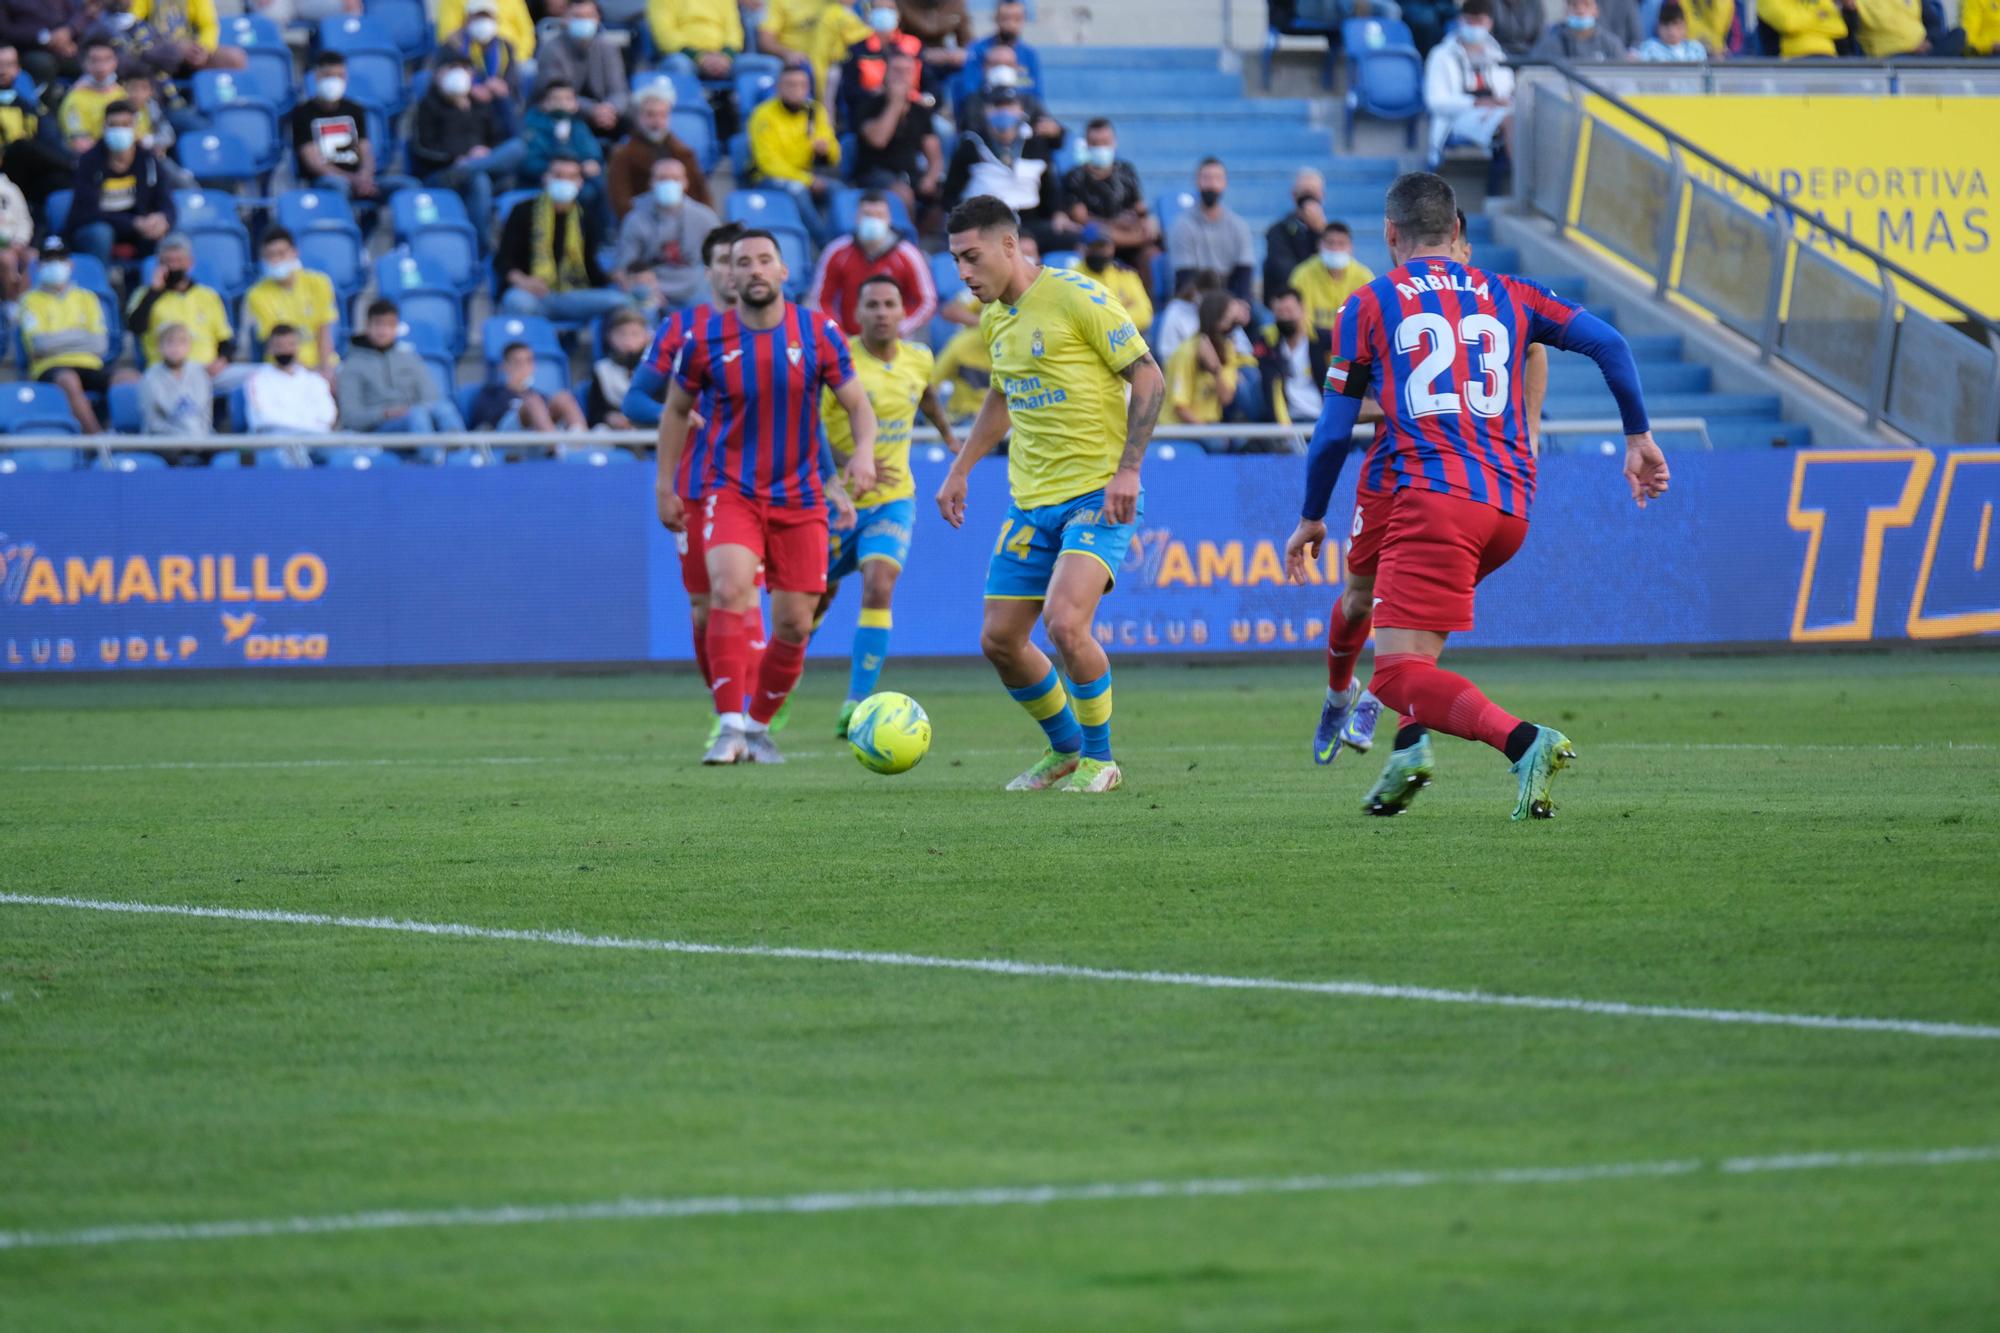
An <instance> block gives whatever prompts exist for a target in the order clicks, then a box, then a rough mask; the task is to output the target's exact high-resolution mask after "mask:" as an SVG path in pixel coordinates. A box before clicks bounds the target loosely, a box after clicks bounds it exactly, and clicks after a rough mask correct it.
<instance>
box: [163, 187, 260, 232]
mask: <svg viewBox="0 0 2000 1333" xmlns="http://www.w3.org/2000/svg"><path fill="white" fill-rule="evenodd" d="M239 202H241V201H239V200H238V199H237V197H236V196H235V195H233V194H230V193H229V192H228V191H227V190H175V191H174V229H175V230H177V231H185V232H197V231H205V230H207V229H209V228H211V227H219V228H222V229H223V230H226V231H244V232H245V233H246V234H247V230H246V228H245V227H244V225H243V218H242V215H241V214H239V213H238V212H237V207H238V204H239Z"/></svg>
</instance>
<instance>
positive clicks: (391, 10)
mask: <svg viewBox="0 0 2000 1333" xmlns="http://www.w3.org/2000/svg"><path fill="white" fill-rule="evenodd" d="M368 17H369V18H371V19H374V20H375V21H376V22H377V23H380V24H381V25H382V30H383V31H384V32H386V33H388V34H389V35H390V36H391V37H392V38H394V39H395V42H396V48H397V49H398V50H399V51H401V52H402V53H403V59H405V60H422V59H423V58H424V57H426V56H428V55H429V54H430V53H431V51H432V49H433V48H434V47H435V46H436V44H437V43H436V40H435V38H434V35H433V33H432V30H431V21H430V16H429V14H427V13H426V12H425V8H424V3H423V0H370V3H369V5H368ZM421 95H422V94H421V93H420V92H417V91H415V90H412V93H411V99H410V100H412V101H415V100H416V99H417V98H418V97H419V96H421Z"/></svg>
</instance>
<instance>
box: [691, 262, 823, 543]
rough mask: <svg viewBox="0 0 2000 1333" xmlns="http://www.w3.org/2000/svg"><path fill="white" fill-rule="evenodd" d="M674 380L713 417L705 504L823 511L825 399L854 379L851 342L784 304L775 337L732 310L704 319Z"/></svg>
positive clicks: (819, 318) (701, 480)
mask: <svg viewBox="0 0 2000 1333" xmlns="http://www.w3.org/2000/svg"><path fill="white" fill-rule="evenodd" d="M675 373H676V375H677V377H678V379H679V381H680V385H681V387H682V388H683V389H686V390H687V391H688V393H689V394H690V395H692V396H693V397H694V398H695V399H697V400H698V401H700V402H701V403H702V407H703V411H704V413H706V414H707V415H708V431H707V436H708V441H707V443H708V449H707V456H706V457H705V458H704V459H703V460H702V463H701V470H700V471H699V473H697V474H696V476H695V478H694V485H696V486H697V487H699V488H700V489H701V491H702V492H703V493H704V494H706V493H707V492H708V491H710V490H712V489H715V488H717V487H731V488H734V489H735V490H736V491H737V492H739V493H740V494H742V495H744V496H746V497H748V498H749V499H752V500H764V501H767V502H769V503H771V504H774V505H778V506H781V507H784V508H794V509H817V508H819V507H820V506H821V505H823V504H824V503H825V493H824V492H823V491H822V490H821V488H820V478H819V457H820V444H821V442H822V441H823V439H824V438H825V437H824V436H823V435H822V434H821V433H820V421H819V392H820V389H821V387H822V386H823V387H825V388H829V389H838V388H840V387H841V386H842V385H844V384H846V383H847V382H848V381H849V380H851V379H853V378H854V362H853V361H852V359H851V358H849V356H848V354H847V339H846V338H845V337H843V336H842V335H841V332H840V329H839V328H838V327H837V326H836V325H835V324H834V322H833V321H832V320H830V319H828V318H827V317H826V316H824V315H822V314H820V313H819V312H818V311H814V310H806V309H803V308H802V307H800V306H796V305H793V304H792V303H790V302H789V301H788V302H786V303H785V308H784V313H783V315H782V316H781V317H780V318H779V320H778V323H777V325H776V327H774V328H770V329H764V330H758V329H752V328H747V327H745V326H744V324H743V321H742V320H741V319H740V318H738V317H737V314H736V312H735V311H733V310H731V311H727V312H723V313H717V312H715V311H712V310H703V311H702V312H701V313H700V315H699V316H698V317H697V318H696V319H695V320H694V321H693V325H692V327H691V328H690V329H689V330H688V333H687V336H686V338H685V339H684V341H683V342H682V345H681V350H680V365H679V369H678V370H677V371H676V372H675ZM704 394H707V395H708V396H707V397H704V396H703V395H704Z"/></svg>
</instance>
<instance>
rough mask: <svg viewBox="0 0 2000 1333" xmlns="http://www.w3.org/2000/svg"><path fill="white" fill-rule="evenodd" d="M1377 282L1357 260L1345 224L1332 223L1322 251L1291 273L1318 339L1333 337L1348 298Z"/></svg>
mask: <svg viewBox="0 0 2000 1333" xmlns="http://www.w3.org/2000/svg"><path fill="white" fill-rule="evenodd" d="M1373 281H1375V275H1374V273H1372V272H1370V271H1369V268H1368V266H1367V265H1366V264H1364V263H1362V262H1361V261H1360V260H1358V259H1356V258H1355V257H1354V233H1353V232H1352V231H1351V230H1349V228H1348V226H1347V224H1346V223H1345V222H1329V223H1327V224H1326V226H1325V227H1323V228H1322V229H1321V230H1320V236H1319V248H1318V250H1316V251H1315V252H1314V254H1313V257H1312V258H1311V259H1308V260H1305V261H1303V262H1302V263H1300V265H1299V266H1298V267H1297V268H1295V269H1293V270H1292V272H1291V280H1290V281H1289V282H1286V283H1281V284H1280V286H1285V287H1290V288H1291V289H1292V290H1293V291H1295V292H1297V293H1298V294H1299V298H1300V299H1301V300H1302V301H1304V302H1305V307H1306V318H1307V320H1308V321H1309V323H1310V326H1311V328H1312V332H1313V336H1314V337H1315V338H1320V339H1325V338H1328V337H1330V336H1331V335H1332V333H1333V326H1334V324H1335V323H1336V322H1337V321H1338V320H1339V318H1340V307H1341V306H1343V305H1345V304H1347V298H1348V297H1350V296H1352V295H1354V293H1356V292H1358V291H1360V290H1361V289H1362V288H1363V287H1366V286H1367V285H1368V284H1369V283H1371V282H1373Z"/></svg>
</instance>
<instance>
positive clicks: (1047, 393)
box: [979, 268, 1147, 509]
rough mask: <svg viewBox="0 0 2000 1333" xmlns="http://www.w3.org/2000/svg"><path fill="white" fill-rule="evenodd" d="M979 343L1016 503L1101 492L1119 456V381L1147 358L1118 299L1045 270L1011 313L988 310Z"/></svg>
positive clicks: (1082, 279) (999, 305)
mask: <svg viewBox="0 0 2000 1333" xmlns="http://www.w3.org/2000/svg"><path fill="white" fill-rule="evenodd" d="M979 333H980V336H981V337H982V338H984V339H985V340H986V348H987V352H988V354H989V355H990V356H991V357H992V358H993V387H994V388H995V389H997V390H998V391H999V392H1000V393H1002V394H1004V395H1005V396H1006V403H1007V412H1008V414H1009V415H1010V416H1011V417H1013V419H1014V435H1013V442H1012V443H1011V444H1010V445H1008V447H1007V483H1008V486H1009V488H1010V489H1011V490H1012V491H1013V495H1014V503H1015V504H1017V505H1019V506H1021V508H1023V509H1036V508H1040V507H1041V506H1043V505H1052V504H1061V503H1062V502H1064V501H1066V500H1074V499H1076V498H1077V497H1078V496H1080V495H1088V494H1089V493H1090V492H1092V491H1094V490H1098V489H1100V488H1101V487H1103V485H1104V483H1105V482H1107V481H1109V480H1111V477H1112V475H1113V474H1114V473H1116V472H1117V471H1118V458H1119V455H1121V454H1122V453H1123V452H1124V450H1125V383H1124V380H1123V379H1122V378H1121V376H1122V374H1123V372H1124V370H1125V368H1126V367H1127V366H1130V365H1131V364H1132V363H1133V362H1135V361H1137V360H1139V359H1140V358H1141V357H1143V356H1145V355H1146V351H1147V349H1146V340H1145V339H1144V338H1143V337H1141V336H1140V334H1139V330H1138V328H1137V327H1136V326H1135V325H1134V324H1133V323H1132V317H1131V316H1130V315H1129V314H1127V313H1126V312H1125V307H1124V306H1122V305H1120V304H1118V298H1116V297H1115V296H1113V295H1112V294H1111V293H1110V292H1108V291H1106V290H1105V289H1104V287H1103V285H1102V284H1100V283H1098V282H1096V281H1095V280H1093V279H1091V278H1089V277H1086V276H1085V275H1083V274H1081V273H1077V272H1074V271H1073V270H1070V269H1061V268H1044V269H1043V270H1042V271H1041V272H1040V273H1039V274H1037V275H1036V276H1035V280H1034V281H1033V282H1031V283H1029V284H1028V290H1027V291H1025V292H1022V293H1021V299H1020V300H1018V301H1016V302H1015V303H1014V304H1013V305H1008V304H1006V303H1005V302H1002V301H992V302H989V303H988V304H987V306H986V309H984V310H983V311H981V312H980V314H979Z"/></svg>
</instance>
